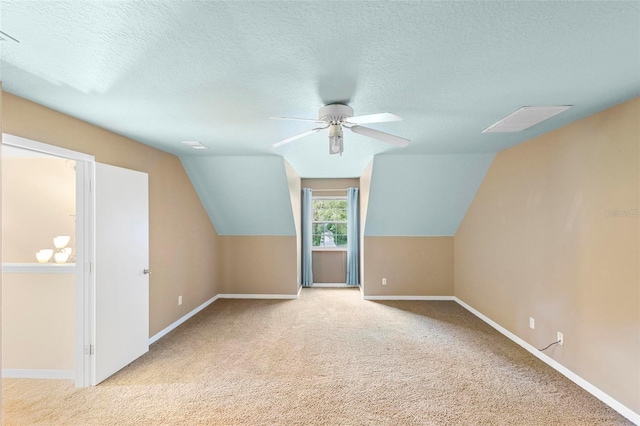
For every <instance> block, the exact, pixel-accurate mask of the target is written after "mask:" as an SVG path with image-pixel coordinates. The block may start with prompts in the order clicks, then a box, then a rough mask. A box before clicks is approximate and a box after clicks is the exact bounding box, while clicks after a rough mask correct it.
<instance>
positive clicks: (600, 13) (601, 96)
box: [0, 1, 640, 177]
mask: <svg viewBox="0 0 640 426" xmlns="http://www.w3.org/2000/svg"><path fill="white" fill-rule="evenodd" d="M0 7H1V10H0V12H1V15H0V16H1V21H0V29H1V30H2V31H5V32H6V33H8V34H10V35H11V36H13V37H15V38H17V39H19V40H20V44H17V43H13V42H2V43H0V47H1V49H2V51H1V52H0V53H1V57H2V62H1V68H0V72H1V74H0V78H1V79H2V81H3V88H4V89H5V90H6V91H8V92H11V93H14V94H16V95H19V96H22V97H25V98H27V99H31V100H33V101H36V102H38V103H41V104H44V105H46V106H49V107H52V108H54V109H56V110H59V111H62V112H65V113H67V114H70V115H72V116H75V117H78V118H81V119H83V120H85V121H88V122H91V123H94V124H97V125H99V126H101V127H105V128H107V129H110V130H112V131H114V132H117V133H120V134H123V135H126V136H129V137H131V138H133V139H135V140H138V141H140V142H143V143H146V144H149V145H153V146H156V147H158V148H160V149H163V150H166V151H169V152H172V153H175V154H177V155H180V156H182V157H186V156H218V155H225V156H228V155H233V156H243V155H250V156H256V155H257V156H260V155H280V156H284V157H285V158H286V159H287V161H289V162H290V163H291V164H292V165H293V166H294V167H295V168H296V170H297V171H298V173H299V174H300V175H301V176H302V177H350V176H359V175H360V173H361V171H362V169H363V168H364V167H365V165H366V164H367V163H368V162H369V161H370V160H371V158H372V157H373V156H374V155H376V154H381V153H384V154H403V155H410V154H460V153H491V152H497V151H499V150H501V149H504V148H506V147H509V146H511V145H514V144H516V143H519V142H522V141H524V140H527V139H530V138H532V137H534V136H537V135H538V134H540V133H543V132H546V131H549V130H551V129H553V128H556V127H560V126H562V125H564V124H567V123H569V122H571V121H574V120H576V119H579V118H582V117H585V116H587V115H590V114H592V113H595V112H597V111H600V110H602V109H605V108H607V107H610V106H612V105H614V104H617V103H620V102H622V101H624V100H627V99H629V98H632V97H634V96H638V95H639V94H640V2H638V1H628V2H613V1H600V2H568V1H566V2H564V1H563V2H554V1H545V2H516V1H509V2H497V1H491V2H444V1H443V2H387V1H384V2H319V1H318V2H284V1H282V2H213V1H211V2H203V1H129V2H126V1H120V2H112V1H31V2H27V1H1V2H0ZM331 102H346V103H349V105H351V106H352V107H353V108H354V110H355V113H356V114H370V113H376V112H385V111H388V112H393V113H395V114H398V115H400V116H401V117H403V118H404V121H403V122H397V123H388V124H379V125H375V126H373V125H372V126H371V127H375V128H378V129H380V130H383V131H386V132H389V133H394V134H398V135H400V136H403V137H407V138H410V139H411V140H412V141H413V142H412V144H411V145H410V146H409V147H407V148H404V149H398V148H391V147H389V146H387V145H385V144H383V143H381V142H377V141H373V140H371V139H367V138H365V137H362V136H360V135H356V134H353V133H349V132H348V133H346V134H345V153H344V155H343V156H342V157H338V156H329V155H328V141H327V137H326V135H321V134H318V135H314V136H310V137H308V138H304V139H300V140H298V141H296V142H294V143H292V144H290V145H287V146H284V147H282V148H280V149H277V150H272V151H270V150H268V149H267V146H268V145H269V144H271V143H273V142H275V141H278V140H280V139H283V138H285V137H288V136H291V135H293V134H296V133H299V132H302V131H304V130H307V129H309V128H310V127H311V126H309V125H308V124H306V123H303V122H284V121H275V120H269V117H270V116H281V115H288V116H300V117H311V118H313V117H315V116H316V114H317V110H318V108H319V107H321V106H322V105H323V104H325V103H331ZM549 104H550V105H556V104H561V105H565V104H569V105H574V107H573V108H572V109H571V110H569V111H568V112H566V113H563V114H561V115H559V116H557V117H555V118H553V119H551V120H549V121H548V122H546V123H543V124H541V125H539V126H536V127H534V128H532V129H530V130H526V131H524V132H521V133H514V134H486V135H485V134H481V133H480V132H481V130H483V129H484V128H485V127H487V126H489V125H490V124H492V123H494V122H495V121H497V120H499V119H501V118H503V117H504V116H506V115H507V114H509V113H511V112H513V111H514V110H516V109H517V108H519V107H520V106H523V105H549ZM183 140H198V141H200V142H202V143H203V144H205V145H207V146H208V147H209V148H210V149H209V150H208V151H206V152H198V151H192V150H189V149H188V148H184V147H183V146H181V144H180V141H183Z"/></svg>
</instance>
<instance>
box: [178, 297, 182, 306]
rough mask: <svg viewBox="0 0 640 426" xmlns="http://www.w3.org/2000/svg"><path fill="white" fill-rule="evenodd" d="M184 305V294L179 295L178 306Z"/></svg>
mask: <svg viewBox="0 0 640 426" xmlns="http://www.w3.org/2000/svg"><path fill="white" fill-rule="evenodd" d="M180 305H182V295H180V296H178V306H180Z"/></svg>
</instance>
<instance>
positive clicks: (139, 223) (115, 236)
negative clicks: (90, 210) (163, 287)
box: [92, 163, 149, 385]
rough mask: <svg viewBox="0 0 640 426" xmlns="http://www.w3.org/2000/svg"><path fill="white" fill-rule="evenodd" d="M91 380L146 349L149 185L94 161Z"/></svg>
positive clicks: (145, 177) (125, 171) (142, 175)
mask: <svg viewBox="0 0 640 426" xmlns="http://www.w3.org/2000/svg"><path fill="white" fill-rule="evenodd" d="M95 176H96V177H95V197H96V210H95V212H96V240H95V241H96V257H95V258H96V265H95V278H96V285H95V288H96V292H95V301H96V304H95V360H94V375H93V378H94V380H93V383H92V384H94V385H95V384H98V383H100V382H101V381H103V380H104V379H106V378H107V377H109V376H111V375H112V374H114V373H115V372H116V371H118V370H120V369H121V368H123V367H125V366H126V365H127V364H129V363H131V362H132V361H134V360H135V359H136V358H138V357H140V356H141V355H143V354H144V353H146V352H147V351H148V350H149V275H148V268H149V194H148V193H149V187H148V175H147V174H146V173H142V172H137V171H133V170H128V169H123V168H120V167H115V166H109V165H106V164H99V163H96V171H95Z"/></svg>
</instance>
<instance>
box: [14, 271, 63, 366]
mask: <svg viewBox="0 0 640 426" xmlns="http://www.w3.org/2000/svg"><path fill="white" fill-rule="evenodd" d="M2 275H3V280H2V299H3V300H4V301H5V302H6V304H5V305H4V306H3V309H2V317H3V322H2V323H3V329H2V347H3V358H2V368H8V369H27V370H33V369H45V370H73V369H74V339H75V332H74V330H75V323H74V321H75V318H74V312H75V311H74V303H75V293H74V288H75V275H74V274H9V273H5V274H2Z"/></svg>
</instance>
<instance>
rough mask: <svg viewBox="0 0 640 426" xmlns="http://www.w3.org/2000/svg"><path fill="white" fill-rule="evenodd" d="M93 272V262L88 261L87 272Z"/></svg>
mask: <svg viewBox="0 0 640 426" xmlns="http://www.w3.org/2000/svg"><path fill="white" fill-rule="evenodd" d="M92 272H93V263H92V262H89V273H92Z"/></svg>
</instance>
